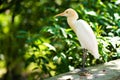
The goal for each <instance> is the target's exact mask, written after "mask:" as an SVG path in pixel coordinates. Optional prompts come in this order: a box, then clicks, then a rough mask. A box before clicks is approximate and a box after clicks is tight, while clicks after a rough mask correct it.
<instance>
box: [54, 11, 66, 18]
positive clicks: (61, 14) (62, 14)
mask: <svg viewBox="0 0 120 80" xmlns="http://www.w3.org/2000/svg"><path fill="white" fill-rule="evenodd" d="M58 16H65V14H64V12H63V13H60V14H57V15H55V17H58Z"/></svg>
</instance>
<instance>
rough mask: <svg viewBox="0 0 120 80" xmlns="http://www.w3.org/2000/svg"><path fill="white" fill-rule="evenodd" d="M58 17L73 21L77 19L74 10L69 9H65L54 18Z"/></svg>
mask: <svg viewBox="0 0 120 80" xmlns="http://www.w3.org/2000/svg"><path fill="white" fill-rule="evenodd" d="M58 16H65V17H67V18H74V19H78V14H77V12H76V11H75V10H73V9H71V8H69V9H66V10H65V11H64V12H62V13H60V14H57V15H56V16H55V17H58Z"/></svg>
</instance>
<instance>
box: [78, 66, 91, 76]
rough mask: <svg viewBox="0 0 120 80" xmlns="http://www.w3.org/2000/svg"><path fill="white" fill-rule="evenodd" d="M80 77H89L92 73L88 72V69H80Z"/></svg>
mask: <svg viewBox="0 0 120 80" xmlns="http://www.w3.org/2000/svg"><path fill="white" fill-rule="evenodd" d="M78 74H79V75H80V76H88V75H90V74H91V73H90V72H89V71H88V70H86V69H83V68H82V69H80V72H79V73H78Z"/></svg>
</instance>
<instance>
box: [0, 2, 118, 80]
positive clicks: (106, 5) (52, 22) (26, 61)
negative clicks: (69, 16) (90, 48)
mask: <svg viewBox="0 0 120 80" xmlns="http://www.w3.org/2000/svg"><path fill="white" fill-rule="evenodd" d="M69 7H71V8H73V9H75V10H76V11H77V12H78V14H79V18H80V19H84V20H86V21H87V22H88V23H89V24H90V25H91V27H92V29H93V30H94V33H95V35H96V37H97V41H98V47H99V53H100V55H101V57H100V59H99V60H96V59H94V58H93V56H92V55H91V54H88V56H87V62H86V66H92V65H97V64H100V63H104V62H107V61H110V60H114V59H118V58H120V10H119V8H120V5H119V4H117V3H116V0H111V1H109V0H106V1H103V0H53V1H52V2H50V1H49V0H35V1H31V0H20V1H18V0H15V1H14V0H4V1H3V0H2V1H0V13H1V14H0V60H1V61H4V63H5V65H4V66H5V68H6V75H5V76H3V77H4V78H6V77H7V79H8V80H13V79H14V78H15V77H16V76H17V77H18V76H19V75H23V74H22V73H23V72H25V71H26V72H28V73H27V74H29V75H31V76H28V79H29V80H34V79H35V80H36V78H37V79H42V78H45V77H50V76H54V75H57V74H60V73H63V72H67V71H69V70H73V69H74V68H79V67H81V65H82V64H81V61H82V58H81V56H82V50H81V46H80V43H79V42H78V39H77V37H76V35H75V33H74V32H73V31H72V30H71V29H70V27H69V26H68V24H67V21H66V18H64V17H62V18H61V17H59V18H55V17H54V16H55V15H56V14H57V13H60V12H62V11H64V10H65V9H67V8H69ZM1 56H2V57H1ZM9 74H10V75H9ZM11 74H12V75H11ZM4 78H3V79H4ZM7 79H5V80H7Z"/></svg>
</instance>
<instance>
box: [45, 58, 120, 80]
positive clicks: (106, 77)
mask: <svg viewBox="0 0 120 80" xmlns="http://www.w3.org/2000/svg"><path fill="white" fill-rule="evenodd" d="M87 70H88V71H89V73H84V74H83V75H81V73H80V70H79V69H75V70H74V71H71V72H67V73H64V74H60V75H57V76H55V77H51V78H48V79H45V80H120V59H118V60H113V61H110V62H107V63H105V64H101V65H97V66H93V67H88V68H87Z"/></svg>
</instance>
